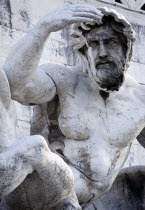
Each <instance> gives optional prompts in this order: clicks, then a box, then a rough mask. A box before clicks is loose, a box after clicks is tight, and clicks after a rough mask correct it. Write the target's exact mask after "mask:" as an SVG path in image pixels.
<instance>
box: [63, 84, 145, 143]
mask: <svg viewBox="0 0 145 210" xmlns="http://www.w3.org/2000/svg"><path fill="white" fill-rule="evenodd" d="M60 110H61V111H60V115H59V127H60V129H61V131H62V133H63V134H64V135H65V136H66V138H69V139H75V140H85V139H89V138H90V137H91V136H96V141H97V138H98V139H103V140H106V141H107V142H110V143H111V144H112V145H114V146H117V147H125V146H127V145H128V143H129V142H130V141H131V140H133V139H134V138H135V137H136V136H137V135H138V134H139V132H140V131H141V129H142V128H143V127H144V124H145V109H144V106H143V104H141V103H140V101H139V100H137V99H136V98H135V96H133V95H132V96H125V95H120V94H114V95H112V96H109V98H108V99H107V100H106V101H104V100H103V98H102V97H101V96H100V94H99V92H95V91H92V89H88V88H85V87H83V88H82V87H81V88H80V89H79V86H78V88H77V90H76V91H75V93H74V92H71V93H69V92H68V93H66V95H65V97H63V99H62V100H61V98H60Z"/></svg>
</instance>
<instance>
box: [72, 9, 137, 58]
mask: <svg viewBox="0 0 145 210" xmlns="http://www.w3.org/2000/svg"><path fill="white" fill-rule="evenodd" d="M98 10H100V11H101V12H102V14H103V15H104V16H103V18H102V24H106V23H109V27H111V28H112V29H113V31H115V32H116V34H117V35H118V37H119V39H120V40H121V41H122V43H123V45H124V46H125V48H126V62H129V61H130V59H131V57H132V46H133V43H134V40H135V32H134V30H133V28H132V26H131V24H130V23H129V22H128V21H127V20H126V19H125V17H124V16H123V15H121V14H119V13H117V12H116V11H115V10H114V9H110V8H106V7H103V8H99V9H98ZM95 25H96V24H95V23H77V24H74V25H73V27H72V30H71V39H70V44H71V46H72V47H73V49H75V50H78V52H81V53H82V50H81V49H82V48H83V47H84V46H88V44H87V39H86V37H85V33H86V32H88V31H90V30H92V28H93V27H94V26H95Z"/></svg>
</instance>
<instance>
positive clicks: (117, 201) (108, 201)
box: [94, 166, 145, 210]
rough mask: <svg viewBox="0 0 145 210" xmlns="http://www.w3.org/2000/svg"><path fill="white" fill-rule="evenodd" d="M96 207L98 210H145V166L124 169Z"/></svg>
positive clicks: (95, 203)
mask: <svg viewBox="0 0 145 210" xmlns="http://www.w3.org/2000/svg"><path fill="white" fill-rule="evenodd" d="M94 206H95V207H96V209H97V210H145V166H134V167H129V168H125V169H122V170H121V172H120V173H119V175H118V176H117V178H116V180H115V182H114V184H113V186H112V188H111V189H110V190H109V191H108V192H107V193H105V194H104V195H103V196H101V197H100V198H99V199H97V200H96V201H95V202H94Z"/></svg>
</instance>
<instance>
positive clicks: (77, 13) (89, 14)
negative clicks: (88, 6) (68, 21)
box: [73, 12, 101, 21]
mask: <svg viewBox="0 0 145 210" xmlns="http://www.w3.org/2000/svg"><path fill="white" fill-rule="evenodd" d="M73 17H78V18H79V17H87V18H91V19H94V20H97V21H98V20H100V19H101V17H100V16H98V15H96V14H93V13H90V12H75V13H74V14H73Z"/></svg>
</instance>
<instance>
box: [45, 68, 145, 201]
mask: <svg viewBox="0 0 145 210" xmlns="http://www.w3.org/2000/svg"><path fill="white" fill-rule="evenodd" d="M49 75H50V76H52V77H53V79H54V81H55V79H56V84H57V90H58V93H57V94H58V96H59V103H60V107H59V111H58V126H59V129H60V131H61V132H62V134H63V136H65V138H64V145H65V146H64V148H63V155H64V156H65V158H66V159H67V161H68V162H69V164H70V167H71V168H72V170H73V172H74V174H75V177H76V190H77V191H78V192H77V195H78V197H79V200H80V201H82V202H84V200H86V201H87V199H88V198H90V199H91V198H93V196H98V195H99V194H101V191H102V192H103V191H104V189H105V188H106V187H109V186H111V184H112V182H113V181H114V179H115V177H116V176H117V174H118V172H119V170H120V169H121V167H122V165H123V164H124V162H125V160H126V158H127V156H128V153H129V149H130V144H131V142H132V140H134V139H135V138H136V136H137V135H138V134H139V133H140V131H141V130H142V128H143V127H144V125H145V109H144V99H143V100H142V98H143V95H144V89H143V88H142V87H141V86H139V85H138V83H136V82H135V81H133V80H132V81H131V82H130V79H129V78H127V79H126V81H125V82H124V85H123V86H122V87H121V88H120V90H119V91H118V92H113V93H111V94H110V95H109V97H108V98H107V99H106V100H104V99H103V97H102V96H101V95H100V92H99V90H94V89H93V88H92V86H91V83H90V80H89V78H88V77H84V76H79V75H78V74H77V73H76V72H74V73H72V72H71V73H70V74H66V75H65V74H64V82H63V85H62V83H59V82H58V83H57V78H55V76H53V75H51V73H50V72H49ZM61 79H62V78H61ZM129 83H130V84H129ZM48 111H49V110H48ZM56 148H57V150H58V144H57V143H56ZM53 150H54V151H55V149H54V147H53ZM83 186H84V187H83ZM84 192H85V193H84Z"/></svg>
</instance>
